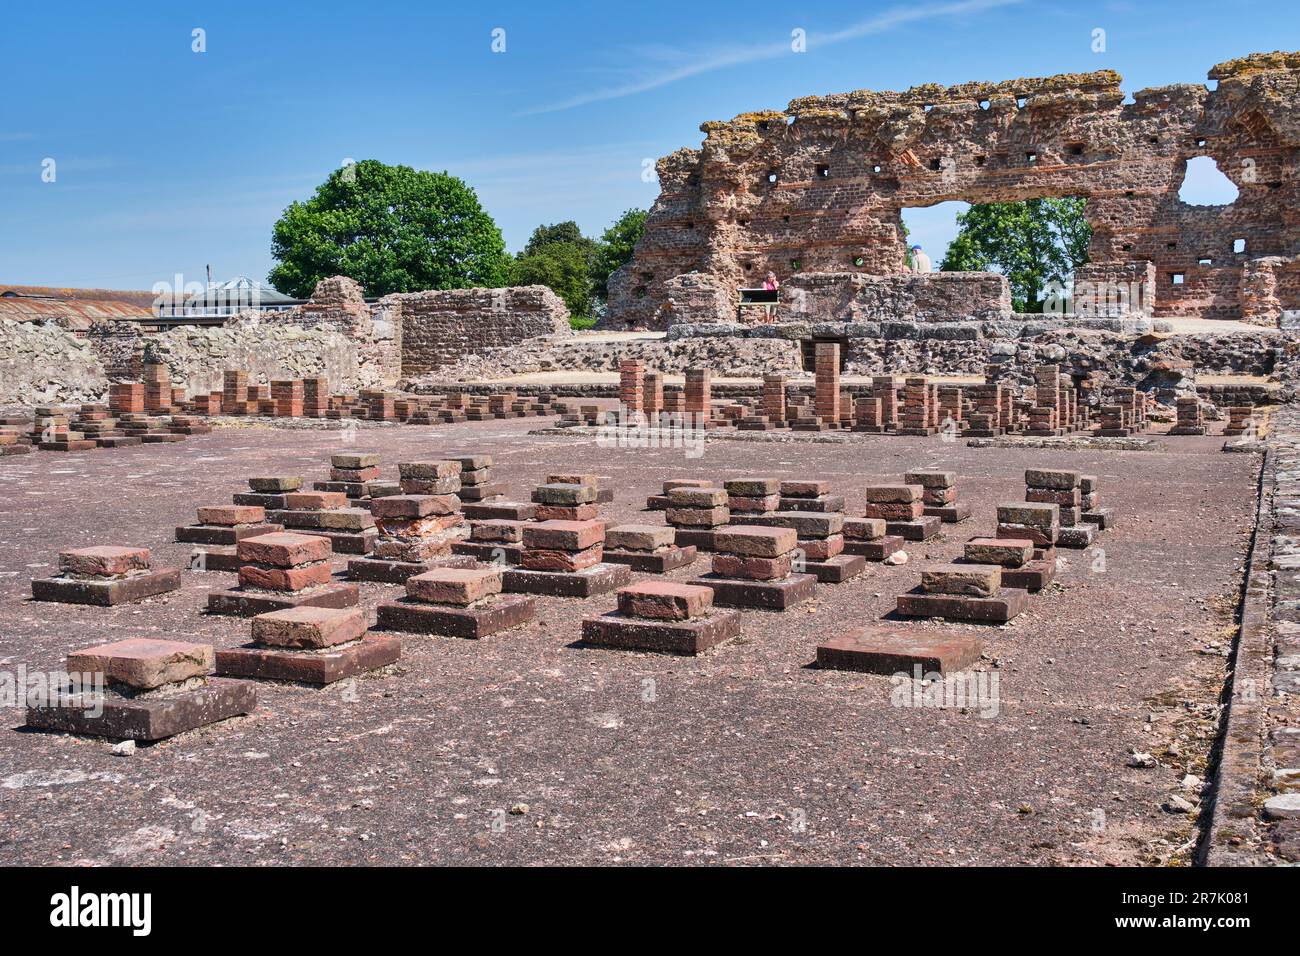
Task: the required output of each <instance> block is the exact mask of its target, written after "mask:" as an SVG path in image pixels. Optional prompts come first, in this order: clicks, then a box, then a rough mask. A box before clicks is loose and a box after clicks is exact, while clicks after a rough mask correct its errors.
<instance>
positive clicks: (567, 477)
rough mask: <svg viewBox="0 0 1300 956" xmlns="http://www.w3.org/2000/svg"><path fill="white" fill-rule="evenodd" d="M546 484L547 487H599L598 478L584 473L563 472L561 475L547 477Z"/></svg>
mask: <svg viewBox="0 0 1300 956" xmlns="http://www.w3.org/2000/svg"><path fill="white" fill-rule="evenodd" d="M546 483H547V484H548V485H590V486H591V487H593V488H595V487H597V486H599V485H600V478H599V477H598V476H596V475H589V474H585V473H579V472H565V473H563V474H555V475H547V476H546Z"/></svg>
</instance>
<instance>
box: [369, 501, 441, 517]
mask: <svg viewBox="0 0 1300 956" xmlns="http://www.w3.org/2000/svg"><path fill="white" fill-rule="evenodd" d="M459 508H460V499H459V498H457V497H456V496H455V495H386V496H385V497H383V498H375V499H374V500H372V501H371V502H370V513H371V514H373V515H374V516H375V517H376V518H423V517H427V516H429V515H451V514H455V513H456V512H457V510H458V509H459Z"/></svg>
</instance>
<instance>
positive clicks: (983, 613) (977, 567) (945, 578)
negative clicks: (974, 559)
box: [897, 564, 1029, 624]
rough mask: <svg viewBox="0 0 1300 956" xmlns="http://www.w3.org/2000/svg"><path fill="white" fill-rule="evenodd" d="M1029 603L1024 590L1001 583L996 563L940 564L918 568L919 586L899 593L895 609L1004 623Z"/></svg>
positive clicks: (919, 614)
mask: <svg viewBox="0 0 1300 956" xmlns="http://www.w3.org/2000/svg"><path fill="white" fill-rule="evenodd" d="M1028 604H1029V595H1028V593H1027V592H1026V591H1024V590H1022V589H1020V588H1008V587H1004V586H1003V584H1002V570H1001V568H1000V567H998V566H997V565H987V564H943V565H939V566H937V567H933V568H928V569H927V570H925V571H922V572H921V584H920V586H919V587H917V588H915V589H913V590H912V591H910V592H908V593H906V594H900V595H899V596H898V604H897V612H898V614H899V615H901V616H903V617H926V618H930V617H938V618H943V619H944V620H946V621H967V622H970V623H975V624H1005V623H1007V622H1008V621H1010V620H1012V619H1014V618H1015V617H1016V616H1017V615H1019V614H1020V612H1021V611H1023V610H1024V609H1025V608H1026V607H1027V606H1028Z"/></svg>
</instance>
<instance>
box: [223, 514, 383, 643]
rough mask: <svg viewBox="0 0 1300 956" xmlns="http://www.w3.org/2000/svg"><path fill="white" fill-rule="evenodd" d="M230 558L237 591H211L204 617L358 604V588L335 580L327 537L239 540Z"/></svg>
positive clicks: (283, 533)
mask: <svg viewBox="0 0 1300 956" xmlns="http://www.w3.org/2000/svg"><path fill="white" fill-rule="evenodd" d="M306 494H312V492H306ZM288 497H290V498H292V497H293V495H289V496H288ZM339 497H340V498H341V497H342V495H340V496H339ZM235 553H236V556H237V557H238V558H239V561H240V567H239V586H238V587H236V588H231V589H229V590H225V591H213V592H211V593H210V594H209V595H208V613H209V614H228V615H235V616H238V617H253V616H255V615H258V614H264V613H266V612H267V611H280V610H284V609H285V608H290V607H303V606H312V607H332V608H340V607H355V606H356V604H357V599H358V592H357V586H356V585H355V584H347V583H339V582H335V581H334V577H333V573H332V569H331V566H330V558H331V557H332V556H333V553H334V550H333V548H332V547H331V546H330V540H329V538H326V537H322V536H320V535H314V534H295V533H292V532H288V531H280V532H274V533H272V534H263V535H256V536H254V537H251V538H243V539H242V540H240V541H239V543H238V544H236V545H235Z"/></svg>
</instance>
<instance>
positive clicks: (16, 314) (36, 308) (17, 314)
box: [0, 294, 153, 325]
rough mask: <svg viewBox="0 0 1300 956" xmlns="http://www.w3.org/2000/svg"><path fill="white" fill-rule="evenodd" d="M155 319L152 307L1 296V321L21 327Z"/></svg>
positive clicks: (112, 301) (84, 299) (112, 302)
mask: <svg viewBox="0 0 1300 956" xmlns="http://www.w3.org/2000/svg"><path fill="white" fill-rule="evenodd" d="M151 300H152V298H151ZM152 315H153V312H152V311H151V310H149V308H148V306H135V304H133V303H130V302H121V300H116V299H86V298H77V299H55V298H26V297H22V295H14V297H6V295H4V294H0V319H10V320H13V321H19V323H43V321H49V320H51V319H64V320H68V321H72V323H74V324H78V325H81V324H90V323H103V321H127V320H129V321H139V320H142V319H149V317H152Z"/></svg>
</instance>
